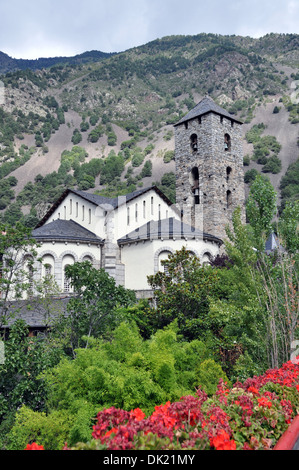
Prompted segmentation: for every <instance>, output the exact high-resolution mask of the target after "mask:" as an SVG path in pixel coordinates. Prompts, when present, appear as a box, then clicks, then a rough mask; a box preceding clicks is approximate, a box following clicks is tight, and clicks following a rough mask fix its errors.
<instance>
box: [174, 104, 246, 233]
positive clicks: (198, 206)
mask: <svg viewBox="0 0 299 470" xmlns="http://www.w3.org/2000/svg"><path fill="white" fill-rule="evenodd" d="M241 127H242V122H241V121H239V120H238V119H236V118H235V117H234V116H233V115H231V114H229V113H228V112H227V111H225V110H224V109H222V108H221V107H220V106H218V105H217V104H216V103H215V102H214V101H213V100H212V99H211V98H210V97H205V98H203V99H202V100H201V101H200V102H199V103H198V105H197V106H195V108H193V109H192V110H191V111H190V112H189V113H188V114H187V115H186V116H185V117H183V118H182V119H181V120H180V121H179V122H178V123H177V124H176V125H175V162H176V203H177V206H178V207H179V208H180V210H181V214H182V218H183V220H184V222H187V223H189V224H190V225H192V226H194V227H197V228H200V229H201V230H202V231H203V232H205V233H209V234H211V235H214V236H216V237H219V238H221V239H222V240H223V239H225V238H226V232H225V227H226V226H227V225H231V221H232V214H233V212H234V210H235V209H236V208H237V207H238V206H240V208H241V212H242V217H243V221H245V189H244V170H243V145H242V131H241Z"/></svg>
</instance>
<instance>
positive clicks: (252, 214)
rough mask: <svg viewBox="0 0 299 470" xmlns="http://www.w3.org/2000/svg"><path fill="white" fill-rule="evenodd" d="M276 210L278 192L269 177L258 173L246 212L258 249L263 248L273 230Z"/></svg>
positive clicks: (251, 189) (251, 188)
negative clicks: (272, 223)
mask: <svg viewBox="0 0 299 470" xmlns="http://www.w3.org/2000/svg"><path fill="white" fill-rule="evenodd" d="M276 210H277V208H276V193H275V191H274V189H273V186H272V185H271V183H270V181H269V180H268V179H266V178H263V177H262V176H261V175H257V176H256V178H255V180H254V181H253V183H252V185H251V187H250V192H249V196H248V199H247V203H246V213H247V217H248V220H249V222H250V225H251V227H252V228H253V231H254V235H255V239H256V242H257V248H258V249H263V247H264V242H265V240H266V238H267V237H268V235H269V233H270V232H271V230H272V225H271V222H272V219H273V217H274V215H275V213H276Z"/></svg>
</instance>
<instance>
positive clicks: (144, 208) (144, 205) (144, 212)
mask: <svg viewBox="0 0 299 470" xmlns="http://www.w3.org/2000/svg"><path fill="white" fill-rule="evenodd" d="M143 218H144V219H145V218H146V202H145V201H143Z"/></svg>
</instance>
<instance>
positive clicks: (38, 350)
mask: <svg viewBox="0 0 299 470" xmlns="http://www.w3.org/2000/svg"><path fill="white" fill-rule="evenodd" d="M4 347H5V363H4V364H3V365H0V397H1V398H0V400H1V412H0V422H3V421H5V419H6V418H7V417H8V416H10V414H12V413H14V412H15V411H16V410H17V409H18V408H19V407H21V406H22V405H26V406H28V407H30V408H31V409H32V410H44V407H45V400H46V390H45V387H44V382H43V380H41V379H40V377H39V375H40V373H41V372H43V371H45V370H46V369H48V368H49V367H52V366H54V365H55V364H57V362H59V360H60V358H61V350H60V348H59V347H58V348H57V347H55V346H54V345H53V344H52V345H50V344H49V343H48V342H47V341H40V340H39V339H38V338H31V337H29V335H28V328H27V326H26V325H25V323H24V322H23V321H21V320H18V321H16V322H15V323H14V324H13V326H12V327H11V330H10V335H9V338H8V339H7V340H5V342H4Z"/></svg>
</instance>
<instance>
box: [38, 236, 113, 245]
mask: <svg viewBox="0 0 299 470" xmlns="http://www.w3.org/2000/svg"><path fill="white" fill-rule="evenodd" d="M34 240H36V241H37V242H64V243H66V242H68V243H69V242H81V243H90V244H92V245H103V244H104V240H103V239H102V238H101V239H98V240H94V239H93V240H90V239H89V238H80V237H73V238H72V237H69V238H66V237H61V238H59V237H54V236H48V237H47V236H40V237H36V236H35V237H34Z"/></svg>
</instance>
